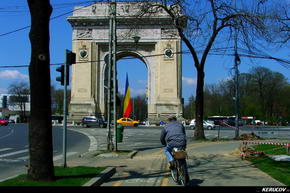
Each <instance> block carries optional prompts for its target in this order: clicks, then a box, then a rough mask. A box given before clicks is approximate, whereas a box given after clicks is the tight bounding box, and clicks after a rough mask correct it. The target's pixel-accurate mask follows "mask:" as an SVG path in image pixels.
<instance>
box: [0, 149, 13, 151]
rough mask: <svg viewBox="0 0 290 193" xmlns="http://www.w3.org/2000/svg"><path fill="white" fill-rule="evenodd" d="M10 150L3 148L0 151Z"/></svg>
mask: <svg viewBox="0 0 290 193" xmlns="http://www.w3.org/2000/svg"><path fill="white" fill-rule="evenodd" d="M10 149H12V148H3V149H0V151H7V150H10Z"/></svg>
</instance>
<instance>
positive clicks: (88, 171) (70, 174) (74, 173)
mask: <svg viewBox="0 0 290 193" xmlns="http://www.w3.org/2000/svg"><path fill="white" fill-rule="evenodd" d="M105 169H106V168H105V167H86V166H78V167H66V168H63V167H55V168H54V172H55V180H54V181H52V182H42V181H33V180H28V179H27V174H21V175H19V176H17V177H15V178H12V179H9V180H5V181H3V182H0V186H82V185H83V184H85V183H86V182H88V181H89V180H90V179H92V178H93V177H96V176H97V175H98V174H99V173H101V172H102V171H103V170H105Z"/></svg>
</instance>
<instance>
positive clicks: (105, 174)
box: [83, 167, 116, 186]
mask: <svg viewBox="0 0 290 193" xmlns="http://www.w3.org/2000/svg"><path fill="white" fill-rule="evenodd" d="M115 173H116V168H115V167H108V168H106V169H105V170H104V171H102V172H101V173H100V174H98V175H97V176H96V177H94V178H92V179H91V180H90V181H88V182H87V183H85V184H84V185H83V186H100V185H101V184H102V183H104V181H106V180H107V179H109V178H110V177H111V176H112V175H114V174H115Z"/></svg>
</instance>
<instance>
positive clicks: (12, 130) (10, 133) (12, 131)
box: [0, 128, 14, 139]
mask: <svg viewBox="0 0 290 193" xmlns="http://www.w3.org/2000/svg"><path fill="white" fill-rule="evenodd" d="M9 129H10V132H9V133H8V134H7V135H4V136H2V137H0V139H4V138H5V137H8V136H10V135H12V134H13V133H14V129H11V128H9Z"/></svg>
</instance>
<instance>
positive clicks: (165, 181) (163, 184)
mask: <svg viewBox="0 0 290 193" xmlns="http://www.w3.org/2000/svg"><path fill="white" fill-rule="evenodd" d="M168 182H169V179H168V177H164V178H163V179H162V182H161V185H160V186H168Z"/></svg>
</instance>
